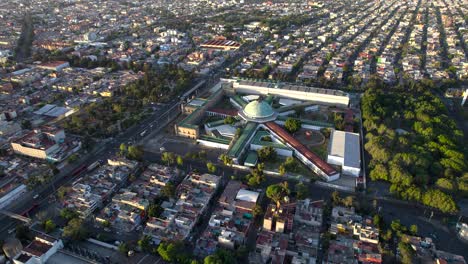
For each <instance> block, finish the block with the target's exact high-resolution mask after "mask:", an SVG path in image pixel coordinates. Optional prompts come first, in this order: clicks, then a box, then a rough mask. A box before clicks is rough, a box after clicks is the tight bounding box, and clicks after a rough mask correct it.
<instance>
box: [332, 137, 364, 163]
mask: <svg viewBox="0 0 468 264" xmlns="http://www.w3.org/2000/svg"><path fill="white" fill-rule="evenodd" d="M330 141H331V145H330V150H329V155H331V156H336V157H341V158H344V163H343V165H344V166H346V167H353V168H359V167H360V164H361V156H360V149H359V134H357V133H351V132H345V131H340V130H333V132H332V134H331V137H330Z"/></svg>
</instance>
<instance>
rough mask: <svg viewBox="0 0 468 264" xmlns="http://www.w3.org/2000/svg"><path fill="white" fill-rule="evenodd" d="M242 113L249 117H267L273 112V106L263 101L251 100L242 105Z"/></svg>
mask: <svg viewBox="0 0 468 264" xmlns="http://www.w3.org/2000/svg"><path fill="white" fill-rule="evenodd" d="M244 114H245V115H246V116H247V117H249V118H267V117H271V116H273V115H274V114H275V111H273V108H272V107H271V106H270V105H269V104H268V103H267V102H265V101H258V100H255V101H252V102H250V103H248V104H247V105H246V106H245V107H244Z"/></svg>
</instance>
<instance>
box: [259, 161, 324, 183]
mask: <svg viewBox="0 0 468 264" xmlns="http://www.w3.org/2000/svg"><path fill="white" fill-rule="evenodd" d="M285 161H286V158H285V157H282V156H278V158H276V161H274V162H271V161H268V162H265V170H269V171H278V168H279V166H280V165H281V164H282V163H283V162H285ZM296 161H297V163H298V165H299V166H298V168H297V172H288V173H289V174H292V175H302V176H304V177H309V178H318V176H317V175H316V174H315V173H313V172H312V171H311V170H310V169H309V168H308V167H307V166H306V165H304V164H303V163H302V162H300V161H299V160H298V159H296Z"/></svg>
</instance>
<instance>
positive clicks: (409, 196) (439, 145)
mask: <svg viewBox="0 0 468 264" xmlns="http://www.w3.org/2000/svg"><path fill="white" fill-rule="evenodd" d="M361 107H362V117H363V119H364V122H363V126H364V128H365V130H366V135H365V138H366V143H365V145H364V147H365V150H366V151H367V152H368V153H369V155H370V156H371V159H370V160H371V161H370V164H369V167H370V173H369V176H370V178H371V179H372V180H382V181H388V182H390V183H391V186H390V191H391V192H392V193H394V194H395V195H396V196H398V197H399V198H402V199H405V200H412V201H417V202H420V203H422V204H425V205H427V206H431V207H434V208H437V209H439V210H441V211H443V212H455V211H457V205H456V204H455V201H454V199H453V197H452V196H451V195H449V194H448V193H450V194H456V193H458V192H464V191H463V190H461V188H460V187H459V185H457V184H455V183H457V182H459V181H460V180H459V179H460V177H461V176H462V173H463V172H464V171H466V170H467V164H468V163H467V159H466V157H465V155H464V153H466V149H465V147H464V144H463V133H462V132H461V131H460V130H459V129H458V128H457V126H456V124H455V122H454V121H453V120H452V119H450V118H449V117H448V115H447V109H446V108H445V106H444V104H443V102H442V101H441V100H440V99H439V98H438V97H436V96H434V95H433V94H432V93H430V92H428V91H398V92H386V91H383V90H377V89H369V90H367V91H366V92H365V93H364V96H363V98H362V102H361ZM457 188H458V189H457ZM462 188H463V187H462Z"/></svg>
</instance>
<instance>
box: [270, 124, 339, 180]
mask: <svg viewBox="0 0 468 264" xmlns="http://www.w3.org/2000/svg"><path fill="white" fill-rule="evenodd" d="M265 126H266V128H267V129H268V130H270V131H271V132H272V133H274V134H275V135H277V136H278V137H280V139H281V140H282V141H283V142H284V143H285V144H286V145H288V146H289V147H291V148H293V149H294V154H295V155H296V156H297V158H299V159H300V160H301V161H302V162H304V163H305V164H306V165H307V166H308V167H309V168H311V169H312V170H313V171H314V172H316V173H317V174H319V175H320V176H322V177H324V178H325V179H326V180H327V181H332V180H336V179H338V177H339V176H340V174H339V173H338V172H337V171H336V170H335V169H334V168H333V167H332V166H331V165H330V164H328V163H326V162H325V161H323V160H322V159H321V158H320V157H319V156H317V154H315V153H313V152H312V151H310V150H309V149H308V148H307V147H306V146H304V145H303V144H301V143H300V142H299V141H298V140H297V139H295V138H294V137H293V136H291V135H290V134H289V133H288V132H287V131H286V130H284V129H283V128H282V127H280V126H279V125H278V124H276V123H275V122H267V123H265Z"/></svg>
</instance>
